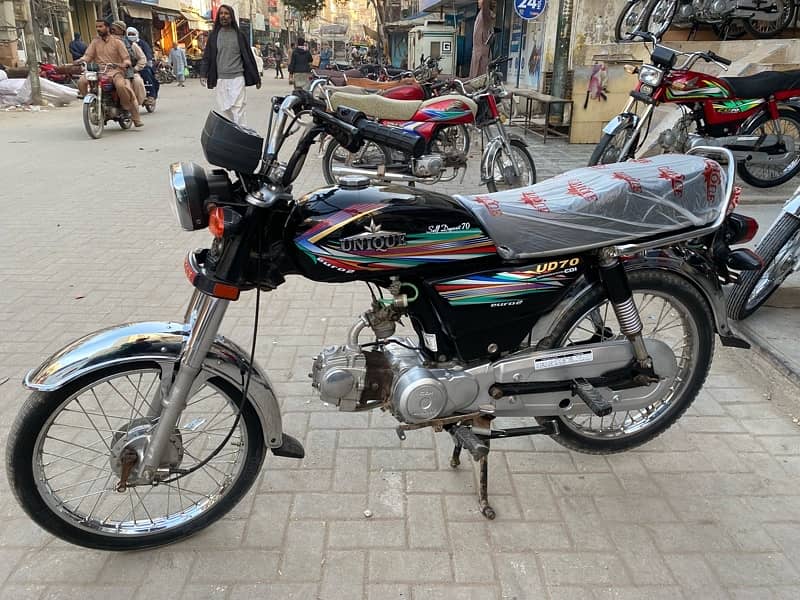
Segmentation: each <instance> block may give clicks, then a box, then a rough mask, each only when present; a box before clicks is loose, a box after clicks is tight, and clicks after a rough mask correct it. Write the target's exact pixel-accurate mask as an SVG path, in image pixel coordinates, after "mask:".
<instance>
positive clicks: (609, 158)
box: [589, 123, 639, 167]
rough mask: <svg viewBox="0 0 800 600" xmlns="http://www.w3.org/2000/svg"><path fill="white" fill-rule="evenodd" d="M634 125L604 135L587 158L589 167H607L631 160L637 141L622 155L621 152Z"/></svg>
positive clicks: (631, 134) (630, 135) (630, 124)
mask: <svg viewBox="0 0 800 600" xmlns="http://www.w3.org/2000/svg"><path fill="white" fill-rule="evenodd" d="M633 131H634V125H633V123H629V124H628V125H626V126H625V127H623V128H622V129H620V130H619V131H617V132H616V133H604V134H603V137H601V138H600V141H599V142H597V146H595V147H594V152H592V155H591V156H590V157H589V166H590V167H593V166H595V165H607V164H610V163H615V162H624V161H626V160H628V159H630V158H633V156H634V153H635V151H636V146H638V145H639V144H638V140H637V141H634V143H633V144H631V147H630V150H629V151H628V152H626V153H625V155H624V156H623V155H622V151H623V149H624V148H625V145H626V144H627V143H628V140H630V139H631V137H632V136H633Z"/></svg>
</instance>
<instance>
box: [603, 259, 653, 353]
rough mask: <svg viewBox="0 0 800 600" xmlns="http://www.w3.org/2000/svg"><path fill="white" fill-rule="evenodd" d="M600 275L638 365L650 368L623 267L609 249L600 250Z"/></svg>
mask: <svg viewBox="0 0 800 600" xmlns="http://www.w3.org/2000/svg"><path fill="white" fill-rule="evenodd" d="M600 277H601V278H602V280H603V284H604V285H605V288H606V292H607V293H608V297H609V300H611V306H612V307H613V308H614V313H615V314H616V315H617V321H619V329H620V331H621V332H622V334H623V335H624V336H625V337H626V338H628V340H629V341H630V342H631V344H632V345H633V353H634V356H635V357H636V361H637V362H638V363H639V366H641V367H643V368H650V367H652V366H653V361H652V359H651V358H650V354H649V353H648V352H647V347H646V346H645V344H644V338H643V337H642V329H643V327H642V319H641V317H640V316H639V310H638V309H637V308H636V304H635V303H634V301H633V293H632V292H631V286H630V284H629V283H628V276H627V275H626V274H625V267H624V266H623V265H622V263H621V262H620V260H619V257H617V256H616V255H615V254H613V253H612V251H610V250H609V249H603V250H601V251H600Z"/></svg>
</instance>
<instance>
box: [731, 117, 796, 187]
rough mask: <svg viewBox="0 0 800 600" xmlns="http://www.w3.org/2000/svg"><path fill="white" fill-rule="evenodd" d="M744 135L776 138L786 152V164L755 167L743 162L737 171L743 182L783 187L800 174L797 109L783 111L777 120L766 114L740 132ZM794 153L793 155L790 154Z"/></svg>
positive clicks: (753, 184) (784, 162)
mask: <svg viewBox="0 0 800 600" xmlns="http://www.w3.org/2000/svg"><path fill="white" fill-rule="evenodd" d="M741 133H742V134H744V135H758V136H765V137H766V136H777V137H778V143H779V144H782V145H783V149H784V150H786V154H787V155H788V156H787V157H786V160H785V161H782V162H778V161H776V162H775V163H774V164H773V163H767V164H763V165H761V164H755V163H752V162H747V161H742V162H740V163H738V165H737V172H738V173H739V177H741V178H742V181H744V182H745V183H748V184H750V185H752V186H754V187H759V188H768V187H775V186H776V185H781V184H783V183H786V182H787V181H789V180H790V179H792V178H793V177H794V176H795V175H797V173H798V172H800V117H798V113H797V112H795V111H794V110H791V109H788V108H781V109H780V110H779V113H778V118H777V119H772V117H770V116H769V113H767V112H764V113H762V114H761V116H760V117H759V118H758V119H756V120H755V122H754V123H753V125H752V127H749V128H748V129H747V131H743V132H741ZM789 151H791V154H789Z"/></svg>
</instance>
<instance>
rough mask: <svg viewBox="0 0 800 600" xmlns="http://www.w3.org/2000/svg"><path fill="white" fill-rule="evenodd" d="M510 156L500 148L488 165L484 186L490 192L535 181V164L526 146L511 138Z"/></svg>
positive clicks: (525, 185) (527, 184) (530, 183)
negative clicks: (487, 176) (487, 177)
mask: <svg viewBox="0 0 800 600" xmlns="http://www.w3.org/2000/svg"><path fill="white" fill-rule="evenodd" d="M509 145H510V147H511V156H509V155H508V153H507V152H506V151H505V149H504V148H502V147H501V148H500V149H499V150H498V151H497V154H495V156H494V159H493V160H492V164H491V165H490V166H489V179H488V180H487V181H486V187H487V188H489V191H490V192H497V191H498V190H499V191H503V190H510V189H514V188H519V187H527V186H529V185H533V184H534V183H536V165H535V164H534V162H533V157H532V156H531V153H530V152H528V147H527V146H526V145H525V143H524V142H522V141H520V140H511V142H510V144H509Z"/></svg>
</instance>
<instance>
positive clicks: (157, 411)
mask: <svg viewBox="0 0 800 600" xmlns="http://www.w3.org/2000/svg"><path fill="white" fill-rule="evenodd" d="M228 304H230V300H223V299H220V298H212V297H211V296H207V295H206V294H202V293H200V292H198V291H197V290H195V292H194V294H193V295H192V299H191V301H190V302H189V308H188V309H187V310H186V321H187V322H188V323H189V324H190V331H189V338H188V340H187V341H186V344H185V346H184V348H183V353H182V355H181V359H180V363H179V366H178V369H177V374H176V375H175V377H174V379H173V380H172V381H171V382H170V381H168V380H167V381H165V379H166V378H163V379H162V387H161V391H162V393H161V394H160V396H161V402H160V403H159V402H154V403H153V407H152V408H151V414H150V415H148V416H150V417H151V418H153V419H156V418H157V419H158V423H157V424H156V426H155V428H154V429H153V433H152V436H151V438H150V443H149V444H148V445H147V449H146V451H145V453H144V459H143V460H142V464H141V465H140V466H139V468H138V472H139V474H140V477H141V478H142V479H145V480H147V481H152V480H153V478H154V477H155V475H156V472H157V471H158V468H159V466H160V464H161V457H162V455H163V454H164V450H165V449H166V447H167V444H168V443H169V439H170V436H171V435H172V432H173V431H174V430H175V427H176V425H177V424H178V420H179V419H180V417H181V413H182V412H183V410H184V409H185V408H186V400H187V398H188V397H189V393H190V391H191V389H192V385H193V384H194V381H195V379H196V378H197V376H198V375H199V374H200V371H201V369H202V367H203V361H204V360H205V358H206V355H207V354H208V352H209V350H211V346H212V345H213V343H214V340H215V339H216V336H217V332H218V331H219V328H220V325H221V324H222V319H223V317H224V316H225V311H226V310H227V308H228Z"/></svg>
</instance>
